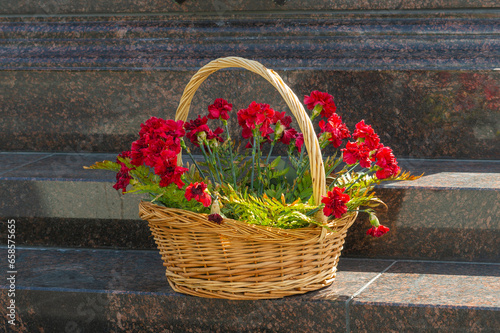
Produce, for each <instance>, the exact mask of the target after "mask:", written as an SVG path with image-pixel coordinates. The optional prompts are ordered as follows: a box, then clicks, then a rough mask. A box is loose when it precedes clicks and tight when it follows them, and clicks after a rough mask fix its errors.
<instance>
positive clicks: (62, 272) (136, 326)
mask: <svg viewBox="0 0 500 333" xmlns="http://www.w3.org/2000/svg"><path fill="white" fill-rule="evenodd" d="M1 265H2V266H1V267H4V266H5V265H6V264H5V263H3V262H2V264H1ZM499 268H500V266H499V265H498V264H485V263H456V262H455V263H454V262H432V261H404V260H403V261H400V260H398V261H394V260H376V259H350V258H341V260H340V263H339V271H338V273H337V277H336V280H335V281H334V283H333V284H332V285H331V286H330V287H327V288H323V289H321V290H319V291H315V292H310V293H308V294H305V295H301V296H292V297H286V298H284V299H279V300H261V301H227V300H214V299H203V298H197V297H192V296H185V295H182V294H178V293H175V292H173V291H172V290H171V288H170V287H169V286H168V283H167V281H166V279H165V276H164V268H163V266H162V262H161V259H160V257H159V255H158V254H157V253H156V252H155V251H130V250H129V251H112V250H86V249H84V250H76V249H44V248H21V249H18V252H17V262H16V270H17V282H16V283H17V286H16V288H17V294H16V302H17V303H16V304H17V315H18V317H17V321H18V323H19V325H18V329H19V332H21V331H23V329H22V328H24V330H26V329H28V330H33V329H40V327H42V328H44V329H48V328H51V329H53V330H54V329H55V330H57V329H68V328H73V327H78V328H80V329H83V330H84V331H87V330H92V329H97V330H95V332H101V331H104V330H111V331H113V330H118V328H119V329H120V330H122V331H123V330H125V331H130V332H132V331H137V330H143V329H145V327H149V329H150V330H154V331H155V332H159V331H163V330H165V331H167V332H168V331H171V330H173V331H179V330H186V329H189V330H192V331H194V332H198V331H207V330H209V331H245V332H247V331H266V332H276V331H289V330H294V331H299V332H306V331H317V332H327V331H329V332H331V331H332V330H333V331H347V328H349V329H350V330H351V331H352V332H358V331H359V332H361V331H365V330H369V331H373V330H375V331H380V330H383V329H384V327H385V328H387V329H397V328H398V327H399V328H402V327H404V328H406V329H410V330H411V329H420V330H422V331H427V330H433V329H434V330H444V331H447V330H451V329H457V330H458V331H463V332H469V331H470V332H475V331H486V332H489V331H491V330H493V329H494V328H495V327H497V326H496V325H497V324H498V318H499V316H498V315H499V311H500V297H498V296H499V295H500V274H499V272H500V269H499ZM2 269H4V270H5V269H6V267H4V268H2ZM4 288H5V286H3V287H2V290H1V292H2V293H3V294H5V292H6V290H5V289H4ZM6 300H7V297H2V301H1V302H2V303H3V305H5V303H4V302H6ZM2 308H5V307H4V306H2ZM436 318H439V320H438V321H436ZM464 318H466V319H467V320H465V319H464ZM387 321H389V323H387ZM469 324H471V325H472V326H468V325H469ZM405 325H406V326H405Z"/></svg>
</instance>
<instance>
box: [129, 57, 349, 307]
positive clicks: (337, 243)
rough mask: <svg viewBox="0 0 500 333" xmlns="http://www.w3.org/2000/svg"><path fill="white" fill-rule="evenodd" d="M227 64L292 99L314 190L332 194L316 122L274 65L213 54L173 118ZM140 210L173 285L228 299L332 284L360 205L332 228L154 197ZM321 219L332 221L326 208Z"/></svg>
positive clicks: (290, 103)
mask: <svg viewBox="0 0 500 333" xmlns="http://www.w3.org/2000/svg"><path fill="white" fill-rule="evenodd" d="M228 67H239V68H244V69H247V70H249V71H252V72H254V73H256V74H259V75H261V76H262V77H263V78H265V79H266V80H267V81H268V82H269V83H271V84H272V85H273V86H274V87H275V88H276V89H277V90H278V92H279V93H280V94H281V96H282V97H283V99H284V100H285V102H286V103H287V105H288V107H289V108H290V110H291V112H292V114H293V115H294V116H295V118H296V120H297V122H298V124H299V127H300V129H301V131H302V133H303V135H304V145H305V148H306V150H307V153H308V157H309V160H310V169H311V177H312V182H313V196H314V200H315V203H316V204H317V205H319V204H320V203H321V198H322V196H324V195H326V182H325V179H326V177H325V170H324V165H323V159H322V156H321V149H320V146H319V142H318V139H317V136H316V133H315V132H314V127H313V125H312V123H311V121H310V119H309V116H308V115H307V113H306V112H305V110H304V107H303V106H302V104H301V103H300V101H299V99H298V98H297V96H296V95H295V94H294V93H293V92H292V91H291V89H290V88H289V87H288V86H287V85H286V84H285V83H284V82H283V80H282V79H281V78H280V77H279V75H278V74H276V73H275V72H274V71H272V70H269V69H267V68H265V67H264V66H263V65H262V64H260V63H258V62H256V61H251V60H247V59H243V58H238V57H228V58H221V59H217V60H214V61H212V62H210V63H208V64H207V65H205V66H203V67H202V68H201V69H200V70H199V71H198V72H197V73H196V74H195V75H194V76H193V78H192V79H191V80H190V82H189V83H188V85H187V86H186V88H185V90H184V93H183V95H182V97H181V101H180V104H179V107H178V109H177V112H176V117H175V120H183V121H185V120H186V119H187V116H188V113H189V107H190V105H191V100H192V98H193V97H194V94H195V92H196V90H197V89H198V87H199V86H200V85H201V83H203V81H204V80H205V79H206V78H207V77H208V76H209V75H210V74H212V73H214V72H215V71H217V70H219V69H222V68H228ZM179 157H180V156H179ZM181 161H182V160H181V158H179V163H182V162H181ZM139 215H140V217H141V218H142V219H144V220H147V221H148V222H149V227H150V229H151V232H152V234H153V237H154V239H155V242H156V244H157V246H158V249H159V250H160V254H161V256H162V260H163V261H164V266H165V267H166V276H167V278H168V281H169V283H170V285H171V287H172V288H173V289H174V290H175V291H178V292H182V293H185V294H189V295H195V296H201V297H211V298H226V299H267V298H281V297H284V296H289V295H295V294H303V293H305V292H308V291H312V290H317V289H320V288H322V287H325V286H327V285H329V284H331V283H332V282H333V280H334V278H335V274H336V267H337V263H338V260H339V257H340V252H341V250H342V246H343V244H344V238H345V235H346V232H347V229H348V228H349V227H350V226H351V225H352V223H354V221H355V219H356V217H357V213H351V214H347V215H345V216H344V217H343V218H341V219H336V220H334V221H331V222H330V223H329V226H330V228H331V229H332V230H333V232H331V231H327V229H326V228H321V227H316V226H315V227H309V228H300V229H279V228H271V227H263V226H258V225H252V224H248V223H245V222H241V221H236V220H230V219H225V220H224V223H223V224H222V225H217V224H215V223H213V222H210V221H208V219H207V215H204V214H198V213H194V212H190V211H185V210H181V209H173V208H166V207H160V206H157V205H154V204H151V203H149V202H141V203H140V205H139ZM315 219H316V220H317V221H318V222H321V223H325V222H326V217H325V216H324V214H323V212H322V211H319V212H318V213H317V214H316V215H315Z"/></svg>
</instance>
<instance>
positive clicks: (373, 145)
mask: <svg viewBox="0 0 500 333" xmlns="http://www.w3.org/2000/svg"><path fill="white" fill-rule="evenodd" d="M352 137H353V139H354V140H358V141H360V142H363V143H364V144H365V146H366V147H367V148H368V149H369V150H375V149H377V148H378V147H379V146H380V138H379V136H378V135H377V134H376V133H375V131H374V130H373V128H372V127H371V126H370V125H366V124H365V121H364V120H361V121H360V122H359V123H357V124H356V130H355V131H354V133H353V134H352Z"/></svg>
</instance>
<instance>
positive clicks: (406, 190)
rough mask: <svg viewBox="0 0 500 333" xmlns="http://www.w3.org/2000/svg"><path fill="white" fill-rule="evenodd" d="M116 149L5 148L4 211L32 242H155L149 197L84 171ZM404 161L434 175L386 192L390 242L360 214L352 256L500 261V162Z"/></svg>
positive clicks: (382, 193) (0, 171)
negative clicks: (144, 216) (144, 207)
mask: <svg viewBox="0 0 500 333" xmlns="http://www.w3.org/2000/svg"><path fill="white" fill-rule="evenodd" d="M115 156H116V155H115V154H103V153H82V154H77V153H22V152H18V153H13V152H3V153H0V193H2V194H1V195H2V200H0V216H2V217H4V218H8V217H11V218H15V219H17V220H18V224H19V228H18V232H19V235H20V239H21V240H22V242H23V243H22V245H26V246H29V245H36V246H56V247H104V248H110V247H111V248H126V249H151V248H154V247H155V245H154V242H153V241H152V238H151V236H150V232H149V230H148V227H147V223H145V222H144V221H142V220H140V219H139V218H138V202H139V200H140V199H141V198H142V197H141V195H122V194H121V192H117V191H116V190H114V189H113V188H112V186H111V185H112V184H113V182H114V181H115V180H114V177H115V175H114V174H113V173H112V172H107V171H101V170H84V169H83V166H85V165H87V166H88V165H91V164H93V163H94V162H96V161H102V160H105V159H109V160H112V159H114V158H115ZM400 164H401V166H402V167H403V168H404V169H405V170H410V171H412V172H413V173H414V174H417V175H418V174H421V173H422V172H424V173H425V174H424V176H423V177H422V178H421V179H419V180H417V181H414V182H393V183H387V184H384V185H380V188H379V189H378V190H377V195H378V196H379V197H380V198H381V199H382V200H383V201H384V202H385V203H386V204H387V206H388V207H389V210H388V211H384V210H383V209H382V210H380V212H379V218H380V221H381V223H382V224H384V225H386V226H388V227H389V228H390V229H391V232H389V233H388V234H387V235H385V236H384V237H382V238H381V239H373V238H371V237H369V236H367V235H366V230H367V229H368V227H369V223H368V221H367V218H366V216H365V215H366V214H360V217H359V219H358V221H357V222H356V223H355V224H354V225H353V226H352V227H351V229H350V230H349V233H348V235H347V238H346V244H345V246H344V250H343V254H344V255H347V256H350V257H372V258H388V259H402V258H406V259H431V260H458V261H463V260H465V261H484V262H499V261H500V257H499V256H498V253H497V249H498V247H499V246H500V206H499V205H498V202H500V161H466V160H425V159H400ZM3 228H5V225H0V229H2V230H3ZM130 230H133V232H128V231H130Z"/></svg>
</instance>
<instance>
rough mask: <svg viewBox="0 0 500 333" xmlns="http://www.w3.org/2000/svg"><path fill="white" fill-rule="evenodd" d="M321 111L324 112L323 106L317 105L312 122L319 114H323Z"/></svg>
mask: <svg viewBox="0 0 500 333" xmlns="http://www.w3.org/2000/svg"><path fill="white" fill-rule="evenodd" d="M321 111H323V105H321V104H316V106H314V109H313V113H312V115H311V120H313V119H314V118H316V117H317V116H319V114H320V113H321Z"/></svg>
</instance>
